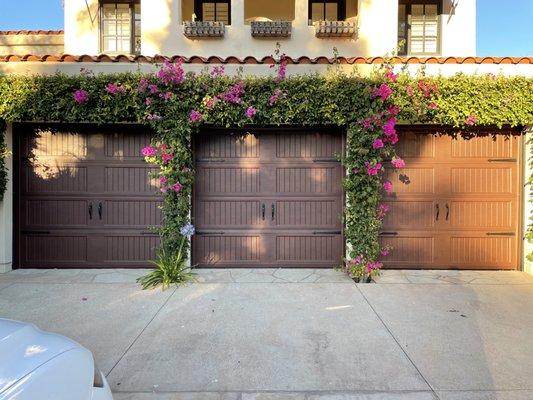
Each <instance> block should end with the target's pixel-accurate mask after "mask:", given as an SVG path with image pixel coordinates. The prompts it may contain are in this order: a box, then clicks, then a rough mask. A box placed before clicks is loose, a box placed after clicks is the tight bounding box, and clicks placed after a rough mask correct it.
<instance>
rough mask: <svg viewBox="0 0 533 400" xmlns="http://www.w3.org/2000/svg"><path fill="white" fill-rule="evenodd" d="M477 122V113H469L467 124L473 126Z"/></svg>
mask: <svg viewBox="0 0 533 400" xmlns="http://www.w3.org/2000/svg"><path fill="white" fill-rule="evenodd" d="M476 122H477V117H476V116H475V115H469V116H468V118H467V119H466V121H465V124H467V125H470V126H472V125H475V124H476Z"/></svg>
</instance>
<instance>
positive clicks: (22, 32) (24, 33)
mask: <svg viewBox="0 0 533 400" xmlns="http://www.w3.org/2000/svg"><path fill="white" fill-rule="evenodd" d="M64 33H65V32H64V31H59V30H58V31H44V30H38V31H0V35H63V34H64Z"/></svg>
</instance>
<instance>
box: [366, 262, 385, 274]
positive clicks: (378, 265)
mask: <svg viewBox="0 0 533 400" xmlns="http://www.w3.org/2000/svg"><path fill="white" fill-rule="evenodd" d="M381 267H383V264H382V263H380V262H379V261H369V262H368V263H367V264H366V272H368V273H371V272H372V271H374V270H376V269H380V268H381Z"/></svg>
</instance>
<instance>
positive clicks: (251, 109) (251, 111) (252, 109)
mask: <svg viewBox="0 0 533 400" xmlns="http://www.w3.org/2000/svg"><path fill="white" fill-rule="evenodd" d="M255 114H257V109H255V107H252V106H250V107H248V108H247V109H246V112H245V113H244V115H246V116H247V117H248V118H253V117H254V116H255Z"/></svg>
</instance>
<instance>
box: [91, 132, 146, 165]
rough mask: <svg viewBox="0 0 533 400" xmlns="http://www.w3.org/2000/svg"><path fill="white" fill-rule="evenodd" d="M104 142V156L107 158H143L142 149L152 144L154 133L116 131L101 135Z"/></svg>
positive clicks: (129, 159) (130, 159) (140, 159)
mask: <svg viewBox="0 0 533 400" xmlns="http://www.w3.org/2000/svg"><path fill="white" fill-rule="evenodd" d="M99 137H100V139H99V141H100V142H101V141H103V142H104V156H105V158H106V159H107V160H128V161H132V160H139V161H142V160H143V156H142V154H141V151H142V149H143V148H144V147H146V146H148V145H149V144H150V140H151V138H152V135H151V134H150V133H148V132H135V133H127V132H114V133H111V134H107V135H99Z"/></svg>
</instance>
